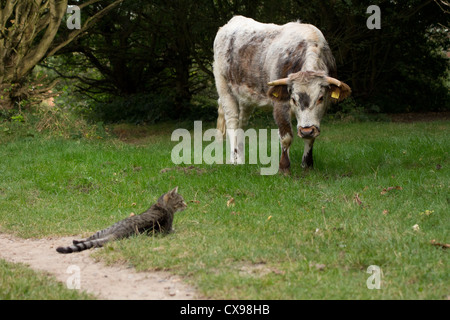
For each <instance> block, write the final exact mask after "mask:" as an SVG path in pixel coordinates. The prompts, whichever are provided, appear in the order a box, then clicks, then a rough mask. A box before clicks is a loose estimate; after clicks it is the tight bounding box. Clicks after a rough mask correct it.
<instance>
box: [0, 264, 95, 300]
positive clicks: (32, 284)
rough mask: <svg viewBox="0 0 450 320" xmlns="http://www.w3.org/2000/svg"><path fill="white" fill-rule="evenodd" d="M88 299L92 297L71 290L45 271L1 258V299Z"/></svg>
mask: <svg viewBox="0 0 450 320" xmlns="http://www.w3.org/2000/svg"><path fill="white" fill-rule="evenodd" d="M68 299H70V300H75V299H76V300H86V299H92V297H91V296H90V295H88V294H85V293H80V292H78V291H76V290H69V289H67V288H65V286H64V285H63V284H61V283H59V282H58V281H56V279H54V278H49V277H48V276H47V275H46V274H45V273H41V272H34V271H32V270H30V269H29V268H27V267H26V266H25V265H23V264H14V263H9V262H6V261H4V260H1V259H0V300H68Z"/></svg>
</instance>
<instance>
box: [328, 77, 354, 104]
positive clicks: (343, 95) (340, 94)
mask: <svg viewBox="0 0 450 320" xmlns="http://www.w3.org/2000/svg"><path fill="white" fill-rule="evenodd" d="M351 94H352V89H350V87H349V86H348V85H347V84H345V83H344V82H341V83H340V86H336V85H334V84H332V85H330V96H331V101H332V102H335V103H336V102H341V101H343V100H345V99H347V98H348V97H350V95H351Z"/></svg>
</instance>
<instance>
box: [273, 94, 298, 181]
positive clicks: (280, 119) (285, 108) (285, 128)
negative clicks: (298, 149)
mask: <svg viewBox="0 0 450 320" xmlns="http://www.w3.org/2000/svg"><path fill="white" fill-rule="evenodd" d="M290 109H291V108H290V106H289V104H281V103H277V104H275V105H274V108H273V117H274V119H275V122H276V124H277V125H278V134H279V135H280V143H281V159H280V166H279V170H280V173H283V174H289V173H290V167H291V161H290V159H289V148H290V147H291V144H292V138H293V136H294V135H293V133H292V126H291V111H290Z"/></svg>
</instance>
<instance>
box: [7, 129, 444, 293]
mask: <svg viewBox="0 0 450 320" xmlns="http://www.w3.org/2000/svg"><path fill="white" fill-rule="evenodd" d="M259 125H260V124H259V123H258V126H256V128H261V127H260V126H259ZM21 126H23V128H22V127H21ZM179 127H187V128H188V129H192V127H193V124H192V123H190V124H187V123H184V124H182V125H180V124H164V125H158V126H153V127H134V126H129V125H118V126H115V127H114V128H113V129H111V130H113V131H114V133H115V134H116V135H118V136H119V137H120V138H121V140H119V139H117V138H114V137H107V136H106V135H105V136H101V135H100V136H98V137H97V136H96V135H95V134H94V133H91V134H90V137H89V138H86V137H85V135H83V134H69V135H63V134H61V135H60V137H55V135H54V134H53V135H46V134H41V133H36V132H34V131H33V130H32V129H26V125H25V124H18V123H15V124H10V123H0V141H1V142H0V158H1V161H0V176H1V179H0V228H1V231H2V232H9V233H14V234H16V235H18V236H21V237H25V238H27V237H44V236H49V235H89V234H90V233H92V232H94V231H96V230H98V229H102V228H104V227H106V226H108V225H110V224H112V223H114V222H116V221H118V220H120V219H123V218H125V217H127V216H129V214H130V213H131V212H134V213H140V212H142V211H144V210H146V209H147V208H148V207H149V206H150V205H151V204H152V203H153V202H154V201H156V199H157V198H158V197H159V196H160V195H161V194H163V193H164V192H166V191H168V190H170V189H171V188H173V187H175V186H179V193H181V194H182V195H183V196H184V198H185V199H186V202H187V203H188V205H189V207H188V209H187V210H185V211H183V212H181V213H179V214H177V215H176V217H175V222H174V228H175V233H173V234H170V235H168V236H156V237H153V238H152V237H146V236H138V237H133V238H131V239H127V240H123V241H119V242H116V243H114V244H111V245H108V246H107V247H106V248H104V249H102V250H98V251H97V252H96V253H95V255H96V256H97V257H98V258H99V259H102V260H104V261H106V262H108V263H126V264H130V265H133V266H134V267H135V268H136V269H138V270H162V269H163V270H170V271H171V272H173V273H176V274H179V275H182V276H184V277H185V278H186V281H188V282H190V283H192V284H194V285H196V286H197V288H198V289H199V291H200V292H201V293H202V294H203V295H204V296H206V297H209V298H213V299H447V297H448V296H449V295H450V289H449V288H450V276H449V272H448V266H449V255H448V249H443V248H441V247H438V246H435V245H432V244H431V241H432V240H436V241H437V242H440V243H449V242H450V238H449V229H450V219H449V202H450V196H449V194H450V193H449V187H450V185H449V181H450V179H449V178H450V174H449V172H450V171H449V167H450V161H449V150H450V140H449V138H448V133H449V132H450V130H449V129H450V123H449V122H431V123H412V124H398V123H388V122H381V123H380V122H365V123H343V122H336V123H328V124H325V125H323V128H322V136H321V137H320V138H319V139H318V140H317V143H316V145H315V154H314V159H315V169H314V170H308V171H305V170H302V169H301V168H300V163H301V156H302V152H303V143H302V141H301V140H300V139H295V141H294V144H293V147H292V149H291V160H292V167H291V170H292V173H291V175H290V176H283V175H274V176H261V175H260V168H261V166H260V165H242V166H232V165H206V164H203V165H195V166H190V165H180V166H176V165H174V164H173V163H172V162H171V150H172V148H173V147H174V146H175V145H176V144H177V142H171V141H170V135H171V133H172V131H173V130H174V129H175V128H179ZM206 128H207V126H206V125H204V129H206ZM103 133H104V132H103ZM371 265H375V266H378V267H380V269H381V287H380V290H369V289H368V288H367V285H366V281H367V279H368V278H369V277H370V276H371V274H369V273H367V269H368V267H369V266H371ZM5 268H6V269H8V270H9V267H5V266H4V265H1V266H0V273H1V270H2V269H5ZM11 272H16V271H15V270H14V268H12V269H11Z"/></svg>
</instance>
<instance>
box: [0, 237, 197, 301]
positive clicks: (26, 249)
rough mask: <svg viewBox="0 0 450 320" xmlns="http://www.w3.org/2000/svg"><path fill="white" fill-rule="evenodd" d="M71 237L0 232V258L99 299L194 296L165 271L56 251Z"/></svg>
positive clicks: (182, 283) (173, 298)
mask: <svg viewBox="0 0 450 320" xmlns="http://www.w3.org/2000/svg"><path fill="white" fill-rule="evenodd" d="M72 240H73V238H68V237H63V238H46V239H21V238H17V237H14V236H11V235H8V234H4V233H0V248H1V250H0V258H1V259H4V260H7V261H10V262H15V263H19V262H20V263H24V264H27V265H29V266H30V267H31V268H32V269H34V270H39V271H44V272H47V273H50V274H52V275H54V276H55V277H56V279H57V280H58V281H61V282H63V283H64V284H66V285H68V287H69V288H73V287H74V286H75V287H76V286H77V283H79V287H80V288H79V290H83V291H86V292H88V293H91V294H93V295H95V296H96V297H98V298H99V299H107V300H119V299H120V300H181V299H182V300H192V299H196V298H197V297H198V295H197V294H196V292H195V289H194V288H192V287H190V286H188V285H187V284H185V283H184V282H183V281H182V279H181V278H179V277H177V276H174V275H171V274H169V273H167V272H159V271H158V272H136V271H135V270H134V269H133V268H128V267H126V266H106V265H104V264H103V263H100V262H96V261H95V260H94V259H92V258H91V257H90V252H91V251H90V250H86V251H83V252H79V253H73V254H60V253H57V252H56V248H57V247H59V246H65V245H68V244H70V243H71V242H72ZM100 250H101V249H100ZM76 277H77V278H78V279H79V281H78V280H77V279H76ZM77 281H78V282H77Z"/></svg>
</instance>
